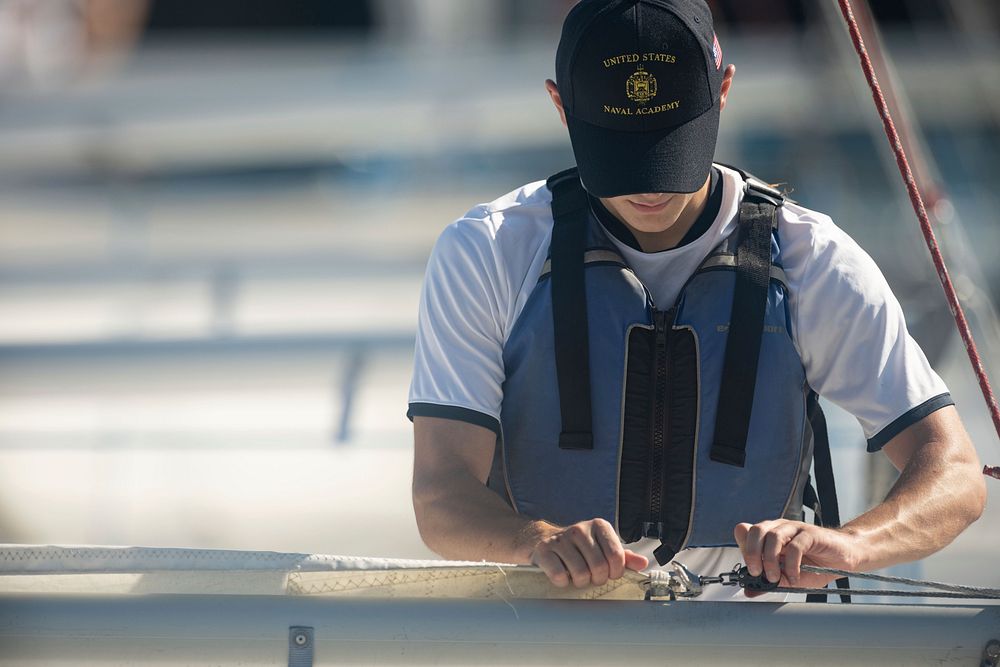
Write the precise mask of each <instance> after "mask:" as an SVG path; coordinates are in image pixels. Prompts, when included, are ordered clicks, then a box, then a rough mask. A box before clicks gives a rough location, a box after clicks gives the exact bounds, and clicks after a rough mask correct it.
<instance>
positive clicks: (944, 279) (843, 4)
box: [837, 0, 1000, 479]
mask: <svg viewBox="0 0 1000 667" xmlns="http://www.w3.org/2000/svg"><path fill="white" fill-rule="evenodd" d="M837 2H838V3H839V5H840V11H841V13H842V14H843V15H844V20H845V21H846V22H847V28H848V31H849V32H850V34H851V41H852V42H853V44H854V50H855V51H856V52H857V54H858V58H859V59H860V61H861V69H862V70H863V72H864V75H865V79H866V80H867V81H868V87H869V88H870V89H871V92H872V99H873V100H874V102H875V107H876V109H877V110H878V115H879V117H880V118H881V119H882V126H883V128H884V129H885V134H886V138H887V139H888V140H889V146H890V148H891V149H892V152H893V154H894V155H895V158H896V166H897V167H899V173H900V175H901V176H902V177H903V182H904V184H905V185H906V191H907V193H908V194H909V197H910V203H911V204H912V205H913V210H914V212H915V213H916V214H917V219H918V220H919V221H920V230H921V232H923V235H924V240H925V241H926V243H927V249H928V250H930V253H931V259H932V261H933V262H934V268H935V270H936V272H937V275H938V279H939V280H940V281H941V286H942V287H943V288H944V292H945V297H946V298H947V299H948V307H949V309H950V310H951V313H952V315H953V316H954V318H955V324H956V325H957V326H958V333H959V335H960V336H961V338H962V343H963V344H964V346H965V350H966V353H967V354H968V356H969V362H970V363H971V364H972V370H973V372H974V373H975V375H976V379H977V380H978V381H979V388H980V390H981V391H982V393H983V398H984V399H985V400H986V407H987V409H988V410H989V412H990V417H991V418H992V419H993V426H994V428H995V429H996V431H997V436H998V437H1000V406H998V405H997V400H996V397H995V396H994V394H993V389H992V387H991V386H990V380H989V377H987V375H986V369H985V368H983V362H982V359H981V358H980V356H979V351H978V349H977V348H976V341H975V340H974V339H973V337H972V332H971V331H970V329H969V323H968V320H966V317H965V312H964V311H963V310H962V305H961V303H960V302H959V299H958V295H957V293H956V292H955V287H954V285H952V282H951V277H950V276H949V274H948V268H947V267H946V266H945V264H944V258H943V257H942V255H941V249H940V248H939V247H938V242H937V238H936V236H935V235H934V229H933V228H932V226H931V221H930V217H929V216H928V214H927V208H926V207H925V205H924V200H923V197H922V196H921V194H920V188H919V187H918V186H917V182H916V180H915V178H914V176H913V170H912V169H911V168H910V163H909V160H908V159H907V157H906V152H905V150H904V149H903V144H902V141H901V140H900V137H899V133H898V132H897V130H896V126H895V123H894V122H893V119H892V115H891V114H890V112H889V106H888V103H887V102H886V99H885V95H884V94H883V93H882V88H881V86H880V85H879V82H878V79H877V77H876V75H875V68H874V66H873V65H872V61H871V57H870V56H869V55H868V50H867V49H866V48H865V43H864V38H863V37H862V35H861V29H860V27H859V26H858V22H857V19H856V18H855V16H854V9H853V7H852V6H851V0H837ZM983 474H984V475H989V476H991V477H995V478H997V479H1000V469H997V468H991V467H990V466H985V467H984V468H983Z"/></svg>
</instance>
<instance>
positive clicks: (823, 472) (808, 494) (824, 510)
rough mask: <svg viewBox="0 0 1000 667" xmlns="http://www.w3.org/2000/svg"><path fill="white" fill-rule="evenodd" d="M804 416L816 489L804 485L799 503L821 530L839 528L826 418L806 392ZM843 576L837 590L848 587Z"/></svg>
mask: <svg viewBox="0 0 1000 667" xmlns="http://www.w3.org/2000/svg"><path fill="white" fill-rule="evenodd" d="M806 414H807V416H808V419H809V423H810V425H811V426H812V432H813V472H814V473H815V474H816V489H813V486H812V483H811V482H807V483H806V488H805V493H804V494H803V499H802V504H803V505H805V506H806V507H810V508H812V510H813V513H814V514H815V518H814V522H815V524H816V525H817V526H823V527H824V528H839V527H840V505H839V503H838V502H837V484H836V482H835V481H834V479H833V458H832V457H831V455H830V435H829V432H828V431H827V428H826V415H824V414H823V409H822V408H821V407H820V405H819V397H818V396H817V395H816V393H815V392H810V393H809V396H808V398H807V399H806ZM850 587H851V583H850V580H849V579H848V578H847V577H841V578H839V579H837V588H844V589H846V588H850ZM826 601H827V596H826V595H824V594H821V593H810V594H809V595H807V596H806V602H826ZM840 601H841V602H843V603H849V602H850V601H851V596H850V595H841V596H840Z"/></svg>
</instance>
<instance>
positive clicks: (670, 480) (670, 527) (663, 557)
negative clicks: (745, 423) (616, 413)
mask: <svg viewBox="0 0 1000 667" xmlns="http://www.w3.org/2000/svg"><path fill="white" fill-rule="evenodd" d="M667 354H668V359H669V362H668V364H669V368H670V373H669V376H668V379H667V382H668V386H667V424H668V429H667V439H666V451H664V453H663V469H662V471H661V473H660V474H661V483H662V487H661V488H662V489H663V504H662V505H661V508H660V523H661V524H662V525H663V534H662V535H660V546H659V547H657V549H656V551H655V552H654V554H653V555H654V556H655V557H656V561H657V562H658V563H659V564H660V565H665V564H666V563H669V562H670V561H671V560H673V558H674V556H675V555H676V554H677V552H678V551H680V549H681V547H682V546H683V544H684V539H685V538H686V537H687V534H688V529H689V528H690V519H691V498H692V495H693V494H692V487H693V486H694V456H695V444H696V437H697V434H698V407H699V406H698V397H699V395H700V385H699V378H698V346H697V343H696V341H695V336H694V332H692V331H691V330H690V329H673V330H672V331H671V333H670V341H669V343H668V353H667Z"/></svg>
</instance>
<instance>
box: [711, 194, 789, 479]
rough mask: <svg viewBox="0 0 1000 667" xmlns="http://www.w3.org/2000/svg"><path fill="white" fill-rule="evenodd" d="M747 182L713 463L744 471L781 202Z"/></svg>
mask: <svg viewBox="0 0 1000 667" xmlns="http://www.w3.org/2000/svg"><path fill="white" fill-rule="evenodd" d="M752 183H753V181H748V184H747V188H746V191H745V192H744V195H743V202H742V203H741V204H740V215H739V217H740V219H739V229H738V231H737V233H738V234H739V242H738V245H737V250H736V286H735V288H734V290H733V305H732V311H731V313H730V318H729V335H728V336H727V338H726V356H725V360H724V362H723V364H724V365H723V370H722V386H721V387H720V388H719V402H718V406H717V408H716V418H715V437H714V438H713V441H712V449H711V452H710V456H711V459H712V460H713V461H717V462H719V463H725V464H728V465H732V466H738V467H740V468H742V467H743V465H744V463H745V461H746V446H747V433H748V431H749V430H750V414H751V412H752V411H753V401H754V389H755V386H756V383H757V362H758V361H759V359H760V342H761V337H762V335H763V332H764V314H765V313H766V311H767V295H768V288H769V285H770V279H771V278H770V276H771V228H772V226H773V224H774V220H775V216H776V214H777V207H778V205H780V203H781V202H780V200H775V199H774V198H773V197H772V196H771V194H772V193H773V190H770V189H769V190H768V191H763V192H762V191H760V190H758V189H756V188H754V187H753V186H752Z"/></svg>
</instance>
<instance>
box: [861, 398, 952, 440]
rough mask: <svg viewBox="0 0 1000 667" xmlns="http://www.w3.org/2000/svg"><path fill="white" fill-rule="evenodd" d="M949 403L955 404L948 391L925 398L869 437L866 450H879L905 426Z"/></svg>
mask: <svg viewBox="0 0 1000 667" xmlns="http://www.w3.org/2000/svg"><path fill="white" fill-rule="evenodd" d="M949 405H955V401H953V400H952V399H951V394H950V393H944V394H940V395H938V396H935V397H934V398H929V399H927V400H926V401H924V402H923V403H921V404H920V405H918V406H917V407H915V408H912V409H911V410H908V411H907V412H906V414H904V415H902V416H901V417H898V418H897V419H896V420H894V421H893V422H892V423H891V424H889V425H888V426H886V427H885V428H883V429H882V430H881V431H879V432H878V433H876V434H875V435H873V436H872V437H871V438H869V439H868V451H869V452H877V451H879V450H880V449H882V448H883V447H884V446H885V443H887V442H889V441H890V440H892V439H893V438H895V437H896V436H897V435H899V434H900V433H902V432H903V430H904V429H906V428H907V427H909V426H912V425H913V424H916V423H917V422H918V421H920V420H921V419H923V418H924V417H926V416H927V415H929V414H931V413H932V412H937V411H938V410H940V409H941V408H946V407H948V406H949Z"/></svg>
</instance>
